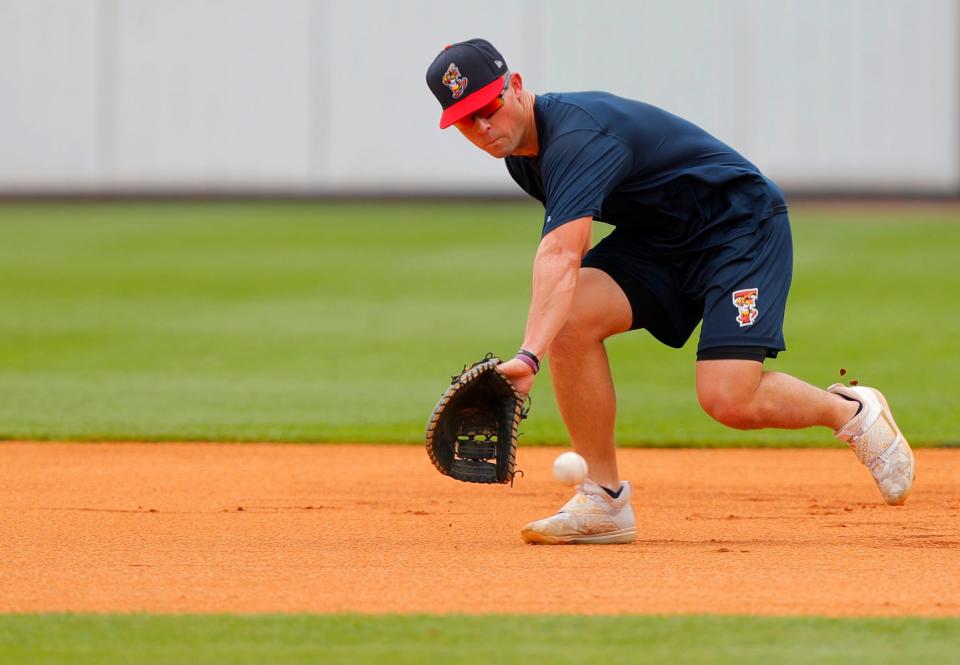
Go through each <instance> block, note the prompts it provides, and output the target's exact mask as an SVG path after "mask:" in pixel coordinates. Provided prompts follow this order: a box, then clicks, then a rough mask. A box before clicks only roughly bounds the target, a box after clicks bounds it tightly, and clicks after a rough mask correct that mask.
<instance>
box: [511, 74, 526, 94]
mask: <svg viewBox="0 0 960 665" xmlns="http://www.w3.org/2000/svg"><path fill="white" fill-rule="evenodd" d="M510 89H511V90H513V92H514V93H515V94H517V95H519V94H520V91H521V90H523V77H522V76H520V73H519V72H513V73H512V74H510Z"/></svg>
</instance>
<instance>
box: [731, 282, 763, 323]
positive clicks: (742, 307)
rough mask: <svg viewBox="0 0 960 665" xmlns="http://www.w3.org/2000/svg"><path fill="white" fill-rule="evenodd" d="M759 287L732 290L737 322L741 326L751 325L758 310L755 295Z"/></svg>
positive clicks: (757, 314)
mask: <svg viewBox="0 0 960 665" xmlns="http://www.w3.org/2000/svg"><path fill="white" fill-rule="evenodd" d="M759 294H760V289H741V290H740V291H734V292H733V306H734V307H736V308H737V323H739V324H740V327H741V328H746V327H747V326H752V325H753V322H754V321H756V320H757V316H759V315H760V312H759V311H758V310H757V297H758V296H759Z"/></svg>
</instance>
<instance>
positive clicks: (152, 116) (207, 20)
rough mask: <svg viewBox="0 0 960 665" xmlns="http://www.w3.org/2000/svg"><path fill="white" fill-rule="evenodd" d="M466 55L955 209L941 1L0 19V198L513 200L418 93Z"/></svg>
mask: <svg viewBox="0 0 960 665" xmlns="http://www.w3.org/2000/svg"><path fill="white" fill-rule="evenodd" d="M478 35H482V36H486V37H488V38H490V39H491V40H492V41H494V43H496V44H497V45H498V46H499V47H500V49H501V50H502V51H503V52H504V55H505V56H506V59H507V62H508V64H509V65H510V66H511V68H512V69H513V70H515V71H519V72H521V73H522V74H523V75H524V80H525V83H526V84H527V85H528V86H529V87H531V88H532V89H534V90H536V91H547V90H574V89H607V90H610V91H613V92H616V93H619V94H623V95H626V96H632V97H636V98H639V99H644V100H646V101H650V102H652V103H655V104H659V105H661V106H664V107H666V108H667V109H669V110H672V111H674V112H676V113H679V114H680V115H684V116H686V117H688V118H689V119H691V120H693V121H695V122H697V123H699V124H701V125H702V126H704V127H705V128H707V129H708V130H710V131H711V132H713V133H715V134H716V135H717V136H719V137H720V138H722V139H723V140H725V141H727V142H728V143H730V144H732V145H733V146H734V147H736V148H738V149H739V150H741V151H742V152H743V153H744V154H745V155H746V156H747V157H749V158H750V159H751V160H753V161H754V162H756V163H757V164H758V165H760V166H761V168H763V169H764V170H765V171H766V172H767V173H768V174H770V175H771V176H772V177H774V178H775V179H776V180H778V181H779V182H780V183H781V184H782V185H783V186H784V187H785V188H787V189H788V190H793V191H797V190H807V191H816V192H821V193H830V192H845V191H846V192H849V191H857V192H895V193H901V194H904V193H905V194H909V193H918V194H960V4H958V2H956V1H955V0H923V1H922V2H904V1H902V0H844V1H843V2H836V1H834V0H776V1H773V0H771V1H765V0H681V1H673V2H671V1H666V0H665V1H663V2H644V3H641V2H630V1H614V0H598V1H596V2H591V3H585V2H578V1H575V0H554V1H548V0H527V1H525V2H519V1H511V0H487V1H486V2H484V3H483V5H482V11H481V9H480V7H479V6H477V7H474V8H473V9H470V10H466V9H463V6H462V5H451V4H449V3H440V2H427V1H425V0H409V1H405V2H389V1H387V0H369V1H366V2H363V1H357V2H349V1H347V0H329V1H324V0H284V1H283V2H277V1H276V0H163V1H162V2H157V1H150V0H0V91H2V93H0V100H2V103H0V194H4V193H5V194H17V193H24V192H32V193H45V192H46V193H54V192H67V193H94V194H96V193H124V192H138V193H142V192H158V193H163V192H171V191H173V192H226V193H229V192H243V193H258V192H260V193H265V194H269V193H293V194H314V193H316V194H330V193H360V194H362V193H366V192H375V193H385V192H392V193H400V192H405V193H414V194H415V193H424V194H438V193H440V194H450V195H457V194H476V193H494V194H497V193H510V192H514V191H516V188H515V186H514V185H512V184H511V182H510V181H509V179H508V178H507V177H506V175H505V172H504V169H503V166H502V165H501V164H498V163H497V162H496V161H495V160H492V159H490V158H489V157H487V156H486V155H484V154H481V153H480V152H479V151H477V150H475V149H473V148H471V147H469V146H468V145H466V144H464V142H463V140H462V139H461V138H460V137H459V136H458V135H457V134H456V133H455V131H454V130H450V131H447V132H441V131H439V130H438V129H437V124H436V123H437V118H438V115H439V106H438V105H437V103H436V101H435V100H434V99H433V98H432V97H431V96H430V94H429V92H428V91H427V88H426V85H425V84H424V81H423V74H424V71H425V69H426V66H427V64H428V63H429V61H430V60H431V59H432V58H433V56H434V55H435V54H436V53H437V52H438V51H439V50H440V47H441V46H442V45H443V44H444V43H445V42H448V41H454V40H459V39H464V38H469V37H473V36H478Z"/></svg>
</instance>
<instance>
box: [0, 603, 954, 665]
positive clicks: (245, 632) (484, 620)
mask: <svg viewBox="0 0 960 665" xmlns="http://www.w3.org/2000/svg"><path fill="white" fill-rule="evenodd" d="M957 653H960V620H957V619H939V620H934V619H844V620H837V619H823V618H759V617H718V616H674V617H652V616H623V617H557V616H495V615H494V616H476V617H464V616H400V617H397V616H392V617H391V616H378V617H369V616H368V617H361V616H343V615H333V616H317V615H312V616H311V615H306V616H305V615H299V616H216V615H212V616H211V615H206V616H183V615H181V616H150V615H5V616H0V663H17V664H20V663H31V664H32V665H44V664H47V663H70V664H71V665H84V664H86V663H90V664H91V665H93V664H96V665H110V664H111V663H123V664H125V665H135V664H137V663H151V664H155V665H159V664H171V665H172V664H174V663H184V664H189V665H203V664H206V663H230V664H236V665H239V664H242V663H271V664H275V665H283V664H287V663H291V664H292V663H344V664H350V665H362V664H364V663H390V664H391V665H392V664H397V665H402V664H404V663H410V664H411V665H413V664H416V665H430V664H431V663H438V664H440V663H443V664H447V663H457V664H458V665H460V664H471V663H477V664H478V665H479V664H483V665H487V664H489V663H556V664H563V663H605V664H608V665H615V664H616V663H631V664H635V663H672V664H674V665H694V664H696V665H720V664H724V663H730V664H734V663H735V664H737V665H749V664H750V663H757V664H762V665H769V664H770V663H776V664H777V665H790V664H792V663H797V664H800V663H803V664H816V665H826V664H828V663H869V664H870V665H886V664H888V663H889V664H891V665H894V664H895V665H902V664H903V663H924V665H937V664H939V663H944V664H947V663H951V664H952V663H956V662H957V661H956V658H957Z"/></svg>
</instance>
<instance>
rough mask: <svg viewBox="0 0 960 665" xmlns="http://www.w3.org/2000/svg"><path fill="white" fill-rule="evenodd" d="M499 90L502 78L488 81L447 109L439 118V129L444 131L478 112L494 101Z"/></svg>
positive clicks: (501, 85) (501, 87)
mask: <svg viewBox="0 0 960 665" xmlns="http://www.w3.org/2000/svg"><path fill="white" fill-rule="evenodd" d="M501 90H503V76H501V77H500V78H497V79H494V80H493V81H490V83H488V84H487V85H485V86H483V87H482V88H480V89H479V90H476V91H474V92H473V93H472V94H470V95H467V96H466V97H464V98H463V99H461V100H460V101H459V102H457V103H456V104H454V105H453V106H449V107H447V108H446V109H444V111H443V114H442V115H441V116H440V129H446V128H447V127H449V126H450V125H452V124H454V123H455V122H459V121H460V120H462V119H463V118H466V117H467V116H468V115H470V114H471V113H475V112H476V111H479V110H480V109H482V108H483V107H484V106H486V105H487V104H489V103H490V102H492V101H493V100H494V99H496V98H497V97H498V96H499V95H500V91H501Z"/></svg>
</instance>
